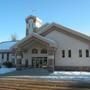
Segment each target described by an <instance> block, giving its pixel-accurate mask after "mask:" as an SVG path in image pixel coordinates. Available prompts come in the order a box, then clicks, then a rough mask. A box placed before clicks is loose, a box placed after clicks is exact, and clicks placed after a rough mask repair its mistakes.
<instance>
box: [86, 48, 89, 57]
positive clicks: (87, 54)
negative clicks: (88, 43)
mask: <svg viewBox="0 0 90 90" xmlns="http://www.w3.org/2000/svg"><path fill="white" fill-rule="evenodd" d="M86 57H89V50H88V49H86Z"/></svg>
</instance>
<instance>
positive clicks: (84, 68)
mask: <svg viewBox="0 0 90 90" xmlns="http://www.w3.org/2000/svg"><path fill="white" fill-rule="evenodd" d="M55 70H56V71H90V67H89V66H88V67H87V66H75V67H73V66H55Z"/></svg>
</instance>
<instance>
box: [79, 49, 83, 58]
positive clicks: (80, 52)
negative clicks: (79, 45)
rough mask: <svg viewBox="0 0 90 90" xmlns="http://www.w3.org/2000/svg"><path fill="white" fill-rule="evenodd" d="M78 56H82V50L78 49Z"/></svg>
mask: <svg viewBox="0 0 90 90" xmlns="http://www.w3.org/2000/svg"><path fill="white" fill-rule="evenodd" d="M79 57H82V50H81V49H79Z"/></svg>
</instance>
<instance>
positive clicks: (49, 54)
mask: <svg viewBox="0 0 90 90" xmlns="http://www.w3.org/2000/svg"><path fill="white" fill-rule="evenodd" d="M10 49H11V50H12V53H14V55H15V65H16V68H17V70H18V69H25V68H45V69H47V70H50V71H54V70H74V71H75V70H81V71H90V37H89V36H87V35H84V34H82V33H80V32H77V31H75V30H72V29H69V28H67V27H64V26H62V25H60V24H57V23H50V24H48V23H46V24H43V23H42V21H41V20H40V19H39V18H38V17H36V16H32V15H31V16H29V17H27V18H26V37H24V38H23V39H22V40H20V41H18V42H17V43H15V45H14V46H13V47H11V48H10Z"/></svg>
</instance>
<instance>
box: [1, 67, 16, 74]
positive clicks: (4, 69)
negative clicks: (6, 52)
mask: <svg viewBox="0 0 90 90" xmlns="http://www.w3.org/2000/svg"><path fill="white" fill-rule="evenodd" d="M15 70H16V68H5V67H3V68H0V74H5V73H9V72H12V71H15Z"/></svg>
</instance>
